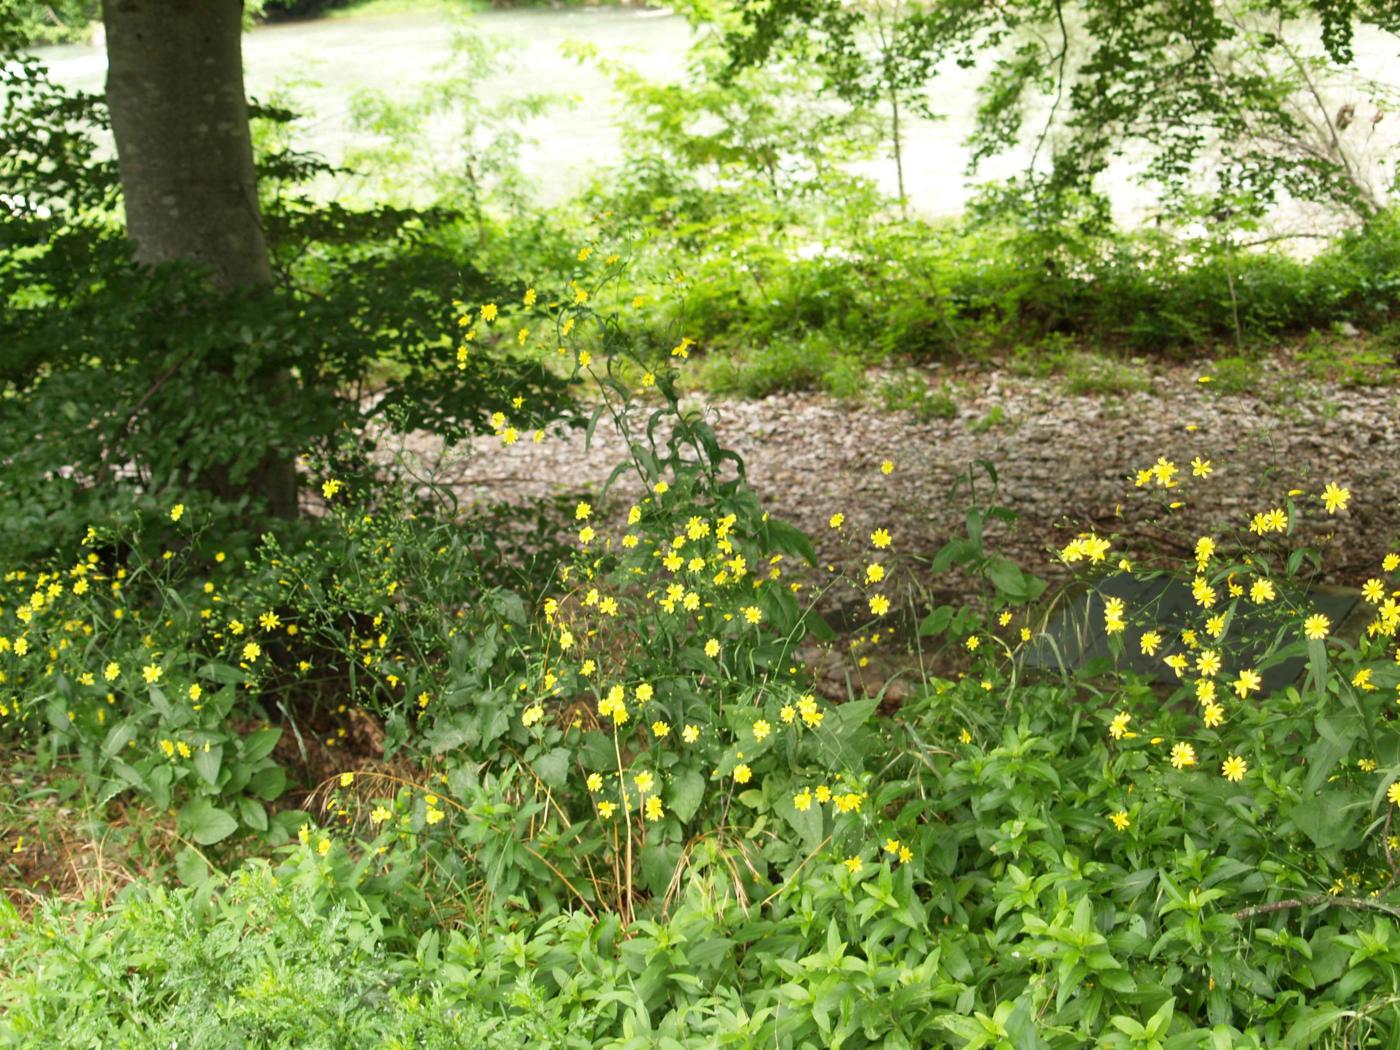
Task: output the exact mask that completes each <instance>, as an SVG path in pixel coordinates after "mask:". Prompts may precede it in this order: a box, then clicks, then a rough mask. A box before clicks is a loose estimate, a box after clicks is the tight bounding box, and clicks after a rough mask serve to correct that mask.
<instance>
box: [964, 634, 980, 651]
mask: <svg viewBox="0 0 1400 1050" xmlns="http://www.w3.org/2000/svg"><path fill="white" fill-rule="evenodd" d="M963 644H964V645H965V646H967V651H968V652H970V653H975V652H976V651H977V647H978V646H979V645H981V644H982V639H980V638H978V637H977V635H975V634H974V635H970V636H969V637H968V639H967V641H965V642H963Z"/></svg>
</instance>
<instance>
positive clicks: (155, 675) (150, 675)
mask: <svg viewBox="0 0 1400 1050" xmlns="http://www.w3.org/2000/svg"><path fill="white" fill-rule="evenodd" d="M164 673H165V672H164V671H163V670H161V668H159V667H157V666H156V665H155V664H147V665H146V666H145V667H143V668H141V677H142V678H144V679H145V680H146V684H147V685H155V684H156V683H157V682H159V681H160V676H161V675H162V674H164Z"/></svg>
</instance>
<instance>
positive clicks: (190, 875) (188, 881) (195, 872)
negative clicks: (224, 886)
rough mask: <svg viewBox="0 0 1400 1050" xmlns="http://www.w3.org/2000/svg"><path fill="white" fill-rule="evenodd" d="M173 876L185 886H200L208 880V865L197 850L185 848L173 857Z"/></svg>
mask: <svg viewBox="0 0 1400 1050" xmlns="http://www.w3.org/2000/svg"><path fill="white" fill-rule="evenodd" d="M175 874H176V875H177V876H178V877H179V879H180V881H181V882H183V883H184V884H185V885H186V886H202V885H204V883H205V882H207V881H208V880H209V875H210V870H209V864H208V862H206V861H205V859H204V858H203V857H201V856H200V855H199V851H198V850H194V849H191V848H190V847H189V846H186V847H185V848H184V849H182V850H181V851H180V852H179V853H177V854H176V855H175Z"/></svg>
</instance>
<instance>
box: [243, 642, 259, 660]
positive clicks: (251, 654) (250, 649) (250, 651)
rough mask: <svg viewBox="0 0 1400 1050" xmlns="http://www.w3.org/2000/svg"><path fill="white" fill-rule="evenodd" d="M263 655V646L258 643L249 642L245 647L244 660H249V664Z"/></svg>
mask: <svg viewBox="0 0 1400 1050" xmlns="http://www.w3.org/2000/svg"><path fill="white" fill-rule="evenodd" d="M261 655H262V646H261V645H259V644H258V643H257V642H248V643H247V644H246V645H244V646H243V659H245V660H247V661H248V662H249V663H252V662H253V661H254V660H256V659H257V658H258V657H259V656H261Z"/></svg>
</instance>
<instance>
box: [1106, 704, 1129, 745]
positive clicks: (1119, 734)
mask: <svg viewBox="0 0 1400 1050" xmlns="http://www.w3.org/2000/svg"><path fill="white" fill-rule="evenodd" d="M1132 720H1133V716H1132V715H1130V714H1128V712H1126V711H1119V712H1118V713H1117V714H1116V715H1114V716H1113V721H1112V722H1110V723H1109V724H1108V735H1109V736H1111V737H1113V739H1114V740H1122V739H1123V738H1124V737H1125V736H1129V735H1131V734H1129V733H1128V723H1129V722H1131V721H1132Z"/></svg>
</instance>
